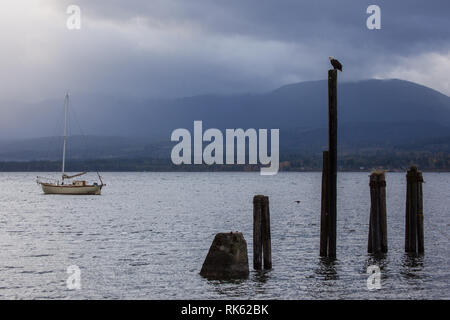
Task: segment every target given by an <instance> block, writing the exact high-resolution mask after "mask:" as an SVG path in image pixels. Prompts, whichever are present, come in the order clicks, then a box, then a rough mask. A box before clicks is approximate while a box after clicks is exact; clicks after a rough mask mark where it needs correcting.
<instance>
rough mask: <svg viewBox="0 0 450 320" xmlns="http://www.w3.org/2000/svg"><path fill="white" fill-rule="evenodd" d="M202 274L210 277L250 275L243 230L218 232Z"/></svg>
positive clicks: (230, 277) (236, 277)
mask: <svg viewBox="0 0 450 320" xmlns="http://www.w3.org/2000/svg"><path fill="white" fill-rule="evenodd" d="M200 275H201V276H203V277H205V278H208V279H240V278H247V277H248V275H249V269H248V253H247V242H246V241H245V239H244V236H243V235H242V233H241V232H228V233H218V234H216V236H215V237H214V241H213V243H212V244H211V247H210V248H209V252H208V255H207V256H206V259H205V262H203V266H202V270H201V271H200Z"/></svg>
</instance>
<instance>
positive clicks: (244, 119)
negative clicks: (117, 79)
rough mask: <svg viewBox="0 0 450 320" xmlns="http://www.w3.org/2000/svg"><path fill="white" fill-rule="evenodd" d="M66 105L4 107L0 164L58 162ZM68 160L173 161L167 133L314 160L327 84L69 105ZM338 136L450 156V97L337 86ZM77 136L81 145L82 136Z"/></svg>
mask: <svg viewBox="0 0 450 320" xmlns="http://www.w3.org/2000/svg"><path fill="white" fill-rule="evenodd" d="M63 96H64V94H62V98H61V99H60V100H49V101H41V102H38V103H35V104H28V105H27V104H20V103H6V102H3V103H1V108H2V110H9V111H8V114H5V115H4V116H2V117H1V120H0V121H1V122H0V134H1V136H0V160H1V161H16V160H19V161H23V160H39V159H58V158H60V155H61V141H62V140H61V138H60V137H59V138H58V137H57V136H61V133H62V130H63V129H62V128H63ZM71 101H72V104H71V109H70V110H71V114H70V118H71V122H70V127H71V130H70V131H71V132H72V134H73V135H74V136H73V137H72V138H71V143H70V146H71V147H70V154H71V156H72V157H73V158H75V159H77V158H79V159H83V158H84V159H101V158H141V157H155V158H168V157H170V150H171V147H172V146H173V145H174V143H173V142H171V141H170V135H171V132H172V131H173V130H175V129H177V128H187V129H188V130H190V131H192V130H193V121H194V120H202V121H203V129H204V130H206V129H208V128H218V129H221V130H225V129H227V128H243V129H248V128H257V129H258V128H267V129H274V128H279V129H280V148H281V150H280V151H281V154H282V155H283V154H314V153H318V152H320V151H321V150H323V149H324V148H326V146H327V126H328V95H327V81H326V80H321V81H311V82H302V83H296V84H291V85H286V86H283V87H281V88H278V89H276V90H274V91H271V92H267V93H264V94H246V95H234V96H223V95H213V94H211V95H200V96H193V97H185V98H179V99H158V100H157V99H148V100H142V99H140V100H138V99H133V98H125V97H113V96H110V97H100V96H95V95H91V94H87V95H76V94H73V95H72V96H71ZM338 121H339V126H338V130H339V132H338V134H339V145H340V148H341V149H340V150H341V152H342V153H343V154H345V153H357V152H366V151H367V152H376V151H377V150H384V151H388V152H396V151H398V150H410V151H429V152H445V153H449V152H450V147H449V145H450V98H449V97H448V96H446V95H443V94H441V93H439V92H437V91H435V90H433V89H430V88H427V87H424V86H421V85H418V84H415V83H412V82H408V81H403V80H394V79H393V80H365V81H358V82H342V83H340V84H339V87H338ZM81 134H84V137H83V136H82V135H81Z"/></svg>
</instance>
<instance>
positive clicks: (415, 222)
mask: <svg viewBox="0 0 450 320" xmlns="http://www.w3.org/2000/svg"><path fill="white" fill-rule="evenodd" d="M422 183H423V177H422V172H420V171H419V170H418V169H417V167H416V166H411V168H410V169H409V170H408V172H407V173H406V219H405V221H406V223H405V251H406V252H409V253H423V252H424V239H423V238H424V237H423V199H422Z"/></svg>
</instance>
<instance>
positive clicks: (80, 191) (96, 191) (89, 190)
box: [41, 183, 102, 195]
mask: <svg viewBox="0 0 450 320" xmlns="http://www.w3.org/2000/svg"><path fill="white" fill-rule="evenodd" d="M41 186H42V191H44V193H45V194H72V195H100V194H101V191H102V186H101V185H85V186H74V185H53V184H48V183H41Z"/></svg>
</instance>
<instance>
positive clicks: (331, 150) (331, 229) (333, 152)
mask: <svg viewBox="0 0 450 320" xmlns="http://www.w3.org/2000/svg"><path fill="white" fill-rule="evenodd" d="M328 144H329V146H328V158H329V165H328V169H329V175H328V210H329V219H328V257H330V258H335V257H336V219H337V209H336V199H337V70H335V69H334V70H328Z"/></svg>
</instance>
